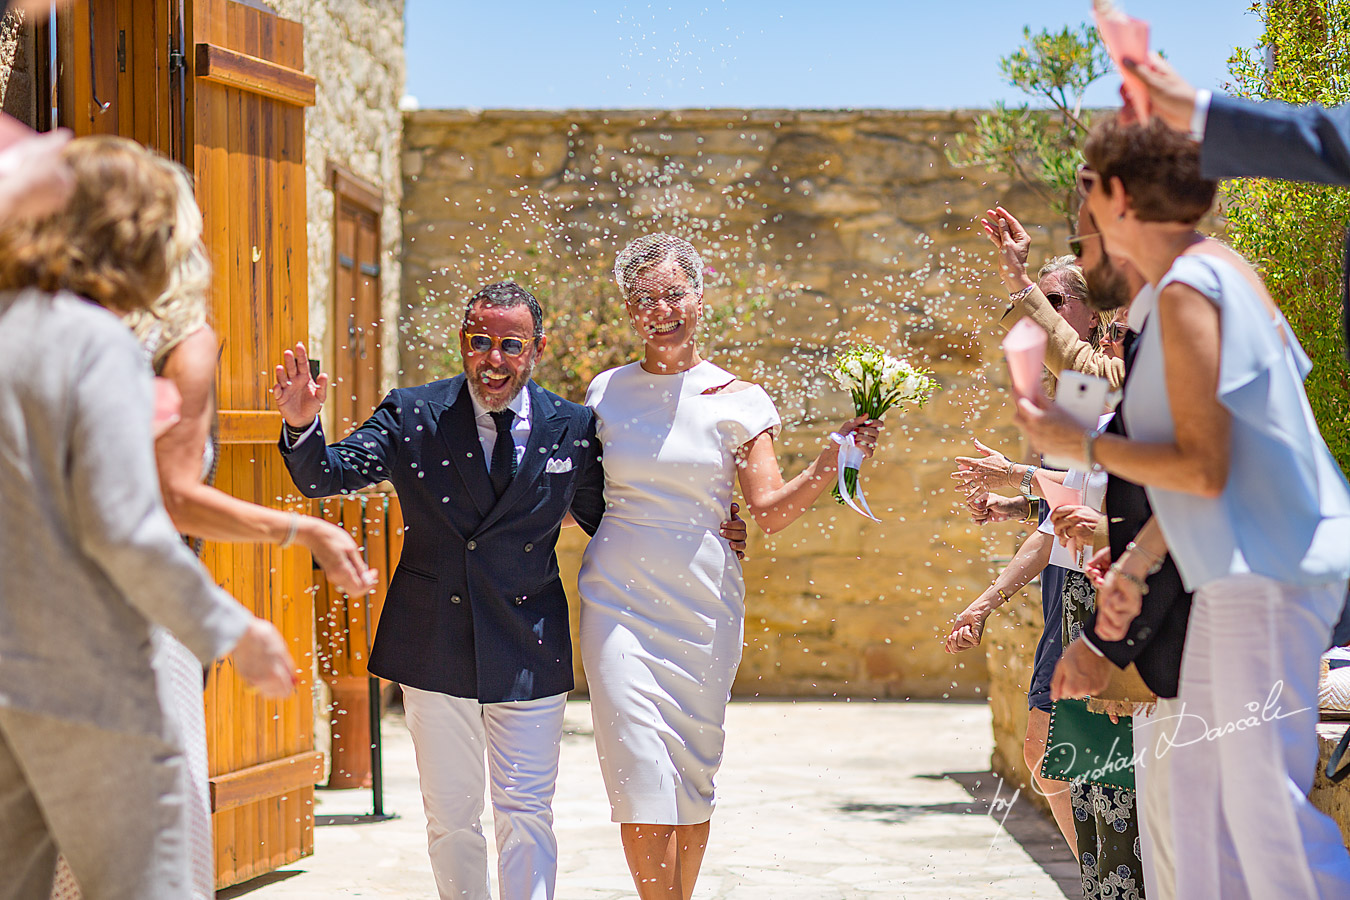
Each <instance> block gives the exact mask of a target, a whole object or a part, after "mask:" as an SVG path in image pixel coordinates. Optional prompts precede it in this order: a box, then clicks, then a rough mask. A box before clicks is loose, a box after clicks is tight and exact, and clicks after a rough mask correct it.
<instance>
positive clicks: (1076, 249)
mask: <svg viewBox="0 0 1350 900" xmlns="http://www.w3.org/2000/svg"><path fill="white" fill-rule="evenodd" d="M1099 237H1101V233H1100V232H1097V231H1093V232H1090V233H1088V234H1075V235H1072V236H1070V237H1069V252H1070V253H1072V254H1073V255H1074V256H1076V257H1078V258H1080V259H1081V258H1082V256H1083V241H1085V240H1087V239H1088V238H1099Z"/></svg>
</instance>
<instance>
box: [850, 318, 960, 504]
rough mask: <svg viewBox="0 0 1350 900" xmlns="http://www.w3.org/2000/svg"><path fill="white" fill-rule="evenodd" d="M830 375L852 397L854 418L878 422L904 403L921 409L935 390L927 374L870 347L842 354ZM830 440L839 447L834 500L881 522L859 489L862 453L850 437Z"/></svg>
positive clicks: (851, 349)
mask: <svg viewBox="0 0 1350 900" xmlns="http://www.w3.org/2000/svg"><path fill="white" fill-rule="evenodd" d="M830 374H831V375H832V376H833V378H834V380H835V381H836V382H838V383H839V386H840V387H841V388H843V389H844V390H846V391H848V392H849V395H850V396H852V397H853V410H854V414H855V415H859V416H863V415H865V416H867V417H868V418H871V419H880V418H881V417H882V416H883V415H884V414H885V413H886V410H888V409H890V408H891V407H892V406H898V405H901V404H904V403H913V404H914V405H916V406H919V407H922V406H923V405H924V404H925V403H926V402H928V398H929V397H931V396H933V390H934V388H936V387H937V382H936V381H935V380H934V379H933V377H932V372H930V371H929V370H927V369H920V368H917V367H915V366H912V365H910V364H909V362H908V361H907V360H903V359H896V358H895V357H893V356H887V355H886V352H885V351H884V350H882V349H881V348H880V347H877V346H874V345H872V344H857V345H854V346H853V347H851V348H849V349H848V350H846V351H844V353H843V354H842V355H841V356H840V357H839V361H838V362H836V363H835V364H834V371H833V372H831V373H830ZM830 439H831V440H833V441H834V442H835V443H836V444H838V445H839V478H838V481H837V482H836V484H835V486H834V490H833V491H832V493H833V494H834V498H835V499H836V500H838V501H839V502H840V503H842V504H844V505H846V506H847V507H848V508H849V509H851V510H853V511H854V512H856V513H858V514H859V515H861V516H866V517H867V518H869V519H871V520H872V521H873V522H879V521H881V520H880V519H878V518H877V517H876V516H874V515H872V510H871V509H870V508H868V506H867V500H866V498H864V497H863V494H862V489H861V488H860V487H859V486H858V471H859V469H861V468H862V461H863V453H862V450H860V449H858V446H857V444H855V443H854V440H853V435H852V434H851V433H850V434H846V435H841V434H839V433H837V432H836V433H834V434H831V435H830ZM855 498H856V501H855ZM860 507H861V508H860Z"/></svg>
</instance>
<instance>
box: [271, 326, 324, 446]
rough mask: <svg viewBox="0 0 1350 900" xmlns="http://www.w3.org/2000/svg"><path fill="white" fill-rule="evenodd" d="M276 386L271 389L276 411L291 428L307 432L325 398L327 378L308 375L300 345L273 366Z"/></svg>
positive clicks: (307, 362) (306, 357) (306, 355)
mask: <svg viewBox="0 0 1350 900" xmlns="http://www.w3.org/2000/svg"><path fill="white" fill-rule="evenodd" d="M276 375H277V380H276V384H274V385H272V399H273V400H275V401H276V404H277V411H278V412H280V413H281V417H282V418H283V419H285V420H286V424H287V425H289V426H291V427H292V428H308V427H309V426H310V425H311V424H312V423H313V422H314V419H315V418H316V417H317V416H318V415H319V410H321V409H323V401H324V398H325V397H327V396H328V375H327V373H324V372H320V373H319V377H318V378H317V379H315V378H311V377H310V374H309V354H308V353H306V352H305V345H304V344H296V345H295V350H294V351H291V350H287V351H286V352H285V353H284V354H282V364H281V365H279V366H277V370H276Z"/></svg>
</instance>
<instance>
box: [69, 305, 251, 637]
mask: <svg viewBox="0 0 1350 900" xmlns="http://www.w3.org/2000/svg"><path fill="white" fill-rule="evenodd" d="M118 327H119V328H121V326H120V324H119V325H118ZM122 331H123V332H125V329H124V328H123V329H122ZM86 356H87V359H86V361H85V364H84V367H83V371H82V372H80V373H79V375H78V377H77V379H76V381H75V384H74V392H75V403H74V415H73V418H72V423H71V425H72V435H71V451H70V453H71V459H70V470H69V471H70V497H71V502H72V512H73V514H72V519H73V523H74V527H75V536H76V540H77V541H78V542H79V545H80V547H81V548H82V549H83V550H84V552H85V554H87V555H88V557H89V558H90V559H92V560H93V561H94V562H95V564H96V565H97V566H98V567H99V569H101V570H102V572H103V573H104V575H105V576H106V577H107V578H108V580H109V581H110V582H111V583H112V584H113V586H114V587H115V588H116V589H117V591H118V592H119V593H120V594H121V595H122V596H123V597H124V598H125V599H126V600H127V602H129V603H130V604H131V605H132V606H134V607H135V608H136V609H137V610H139V611H140V612H141V614H142V615H144V616H145V617H146V618H147V619H149V620H150V621H152V622H156V623H158V624H160V625H163V626H164V627H165V628H167V629H169V631H171V632H173V634H174V636H175V637H177V638H178V640H180V641H182V642H183V644H184V645H185V646H186V647H187V648H188V649H189V650H191V651H192V652H193V654H195V655H196V657H197V658H198V659H199V660H201V661H202V662H203V663H209V662H210V661H211V660H213V659H215V658H216V657H219V656H224V655H225V654H227V653H229V652H230V651H231V650H233V649H234V646H235V644H237V643H238V642H239V638H240V637H241V636H242V635H243V633H244V630H245V629H246V628H247V627H248V624H249V622H251V621H252V620H253V616H252V615H251V614H250V613H249V612H248V610H246V609H244V607H242V606H240V605H239V604H238V603H237V602H235V600H234V598H233V597H231V596H230V595H229V594H227V593H225V592H224V591H222V590H221V589H220V588H219V587H217V586H216V584H215V583H214V582H213V581H212V580H211V578H210V576H209V575H208V574H207V572H206V570H205V569H203V568H202V566H201V563H200V562H198V561H197V558H196V557H195V556H193V555H192V553H191V551H189V550H188V549H187V546H186V545H185V544H184V543H183V541H182V539H181V538H180V537H179V536H178V532H177V531H175V530H174V527H173V522H172V521H170V519H169V514H168V513H167V512H166V511H165V510H164V504H163V502H162V501H161V499H160V493H159V473H158V471H157V470H156V468H155V453H154V446H153V444H152V442H151V435H150V419H151V408H152V401H151V396H150V373H149V372H148V371H147V370H146V368H145V361H144V358H143V357H142V356H141V352H140V348H139V347H137V345H136V343H135V341H134V340H133V339H132V338H131V337H130V335H129V334H127V336H126V340H125V342H123V341H122V340H121V335H113V336H112V338H111V339H109V340H107V341H105V342H104V343H103V344H102V345H100V344H93V343H91V344H90V347H89V351H88V353H87V354H86Z"/></svg>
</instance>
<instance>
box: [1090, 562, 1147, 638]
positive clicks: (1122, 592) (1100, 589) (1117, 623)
mask: <svg viewBox="0 0 1350 900" xmlns="http://www.w3.org/2000/svg"><path fill="white" fill-rule="evenodd" d="M1140 577H1142V576H1140ZM1143 609H1144V592H1143V591H1142V590H1140V589H1139V585H1137V584H1135V583H1134V582H1133V581H1130V580H1129V579H1126V578H1122V577H1120V573H1119V572H1118V571H1117V570H1116V569H1114V568H1108V569H1107V570H1106V573H1105V574H1104V575H1103V576H1102V579H1101V581H1100V582H1099V583H1098V585H1097V624H1096V632H1097V635H1098V636H1099V637H1100V638H1101V639H1102V640H1104V641H1123V640H1125V636H1126V635H1127V634H1128V633H1129V630H1130V623H1131V622H1133V621H1134V620H1135V618H1136V617H1137V616H1138V615H1139V613H1140V612H1142V611H1143Z"/></svg>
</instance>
